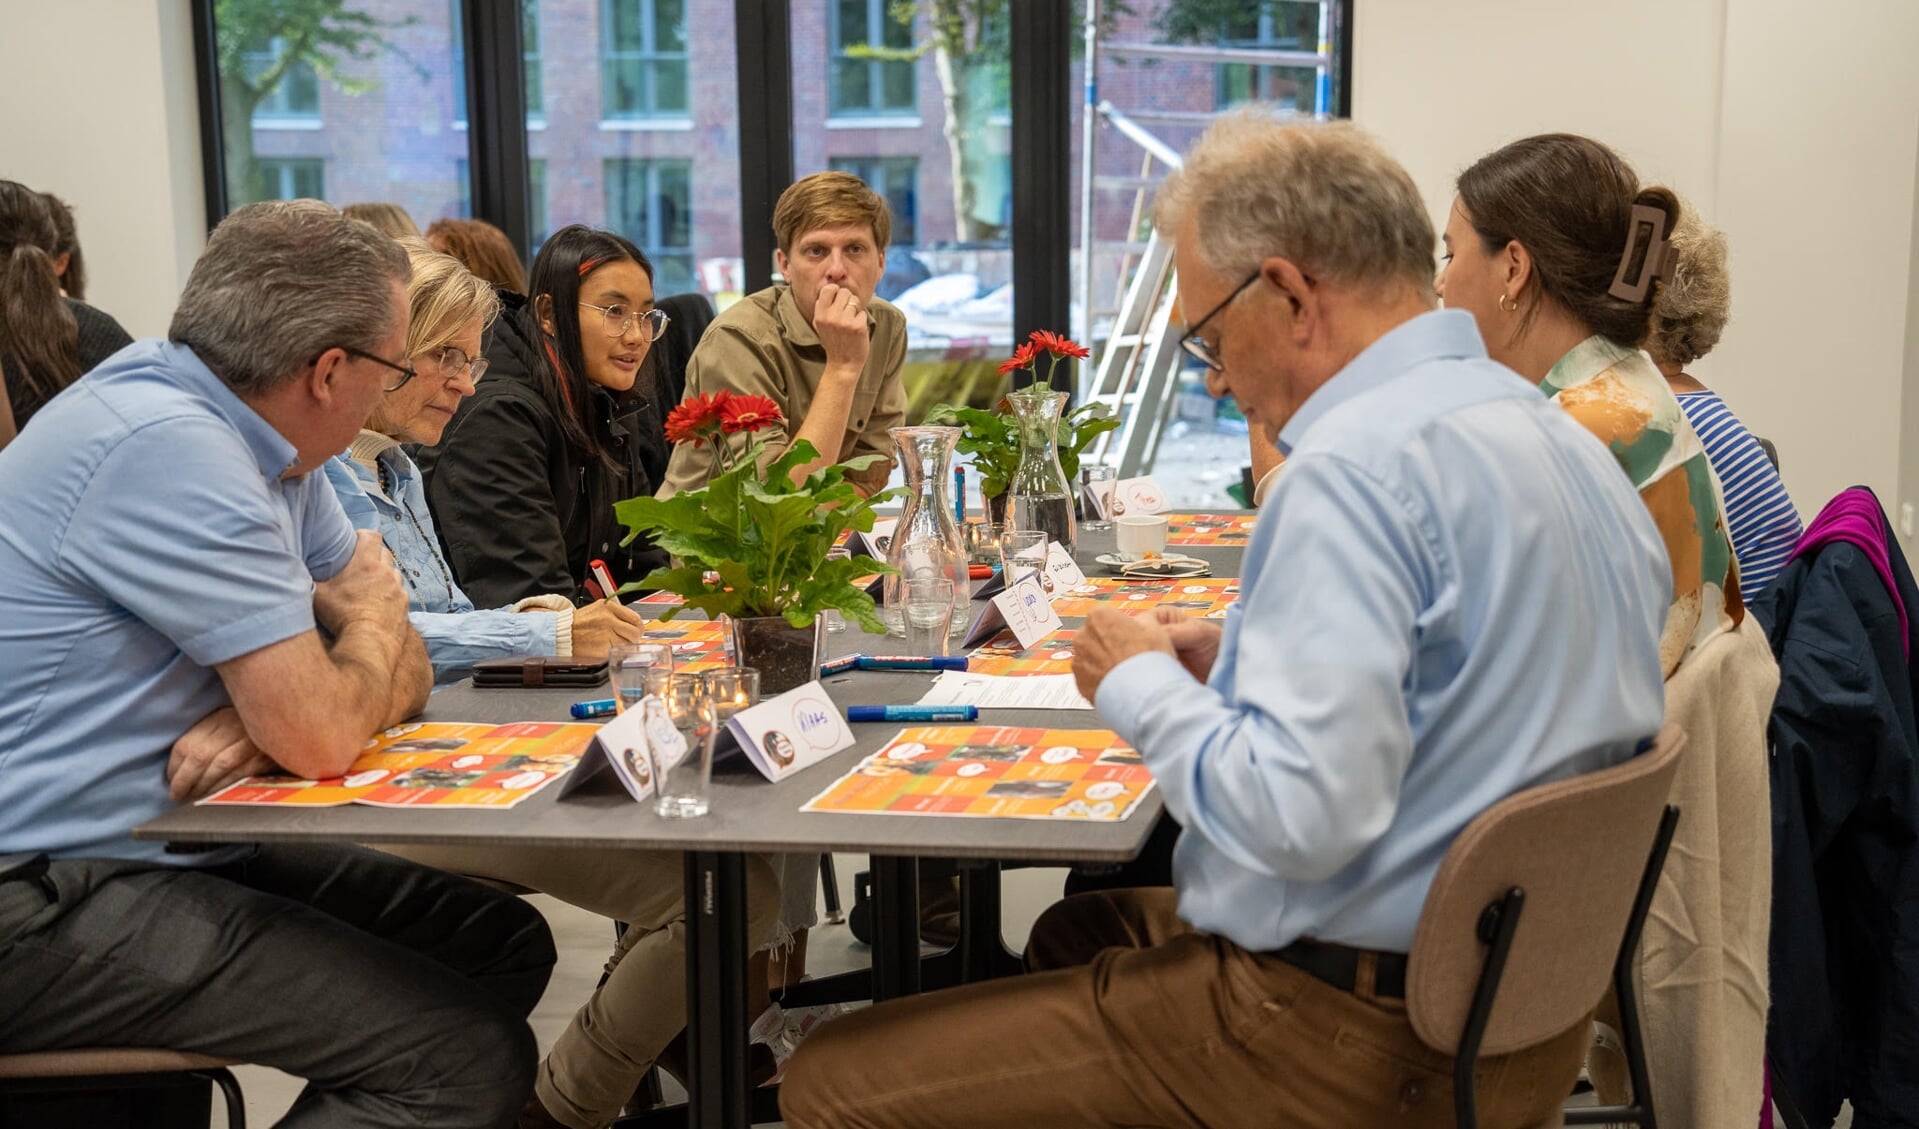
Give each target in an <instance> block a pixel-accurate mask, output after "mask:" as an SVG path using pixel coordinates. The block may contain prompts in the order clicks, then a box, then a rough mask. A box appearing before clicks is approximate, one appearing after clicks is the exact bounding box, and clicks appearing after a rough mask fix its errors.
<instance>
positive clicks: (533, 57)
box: [520, 0, 546, 119]
mask: <svg viewBox="0 0 1919 1129" xmlns="http://www.w3.org/2000/svg"><path fill="white" fill-rule="evenodd" d="M521 2H522V3H524V4H525V5H526V6H525V7H524V8H522V9H520V20H521V28H520V39H521V42H522V47H523V48H524V50H525V51H526V116H527V117H528V118H529V119H537V118H541V117H544V116H545V115H546V89H545V86H544V84H543V83H542V82H541V78H540V0H521Z"/></svg>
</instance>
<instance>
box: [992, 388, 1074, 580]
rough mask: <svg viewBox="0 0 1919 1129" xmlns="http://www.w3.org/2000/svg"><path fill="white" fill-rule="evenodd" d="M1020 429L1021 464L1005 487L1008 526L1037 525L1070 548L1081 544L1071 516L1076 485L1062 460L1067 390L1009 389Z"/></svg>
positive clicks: (1069, 551) (1015, 422) (1069, 549)
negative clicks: (1061, 421) (1008, 501)
mask: <svg viewBox="0 0 1919 1129" xmlns="http://www.w3.org/2000/svg"><path fill="white" fill-rule="evenodd" d="M1006 401H1007V403H1008V404H1009V405H1011V407H1012V409H1013V419H1014V424H1015V426H1017V427H1018V429H1019V466H1018V467H1016V468H1014V470H1013V481H1012V482H1011V483H1010V484H1008V486H1007V488H1006V493H1007V496H1008V497H1010V498H1011V499H1012V504H1011V505H1009V506H1008V507H1007V515H1006V520H1007V525H1006V528H1008V529H1038V530H1041V531H1043V532H1044V533H1045V534H1046V539H1047V540H1049V541H1057V542H1059V543H1060V545H1062V546H1063V547H1064V548H1065V549H1066V551H1067V552H1068V553H1071V552H1073V551H1074V550H1075V549H1076V548H1078V547H1079V527H1078V523H1077V522H1076V521H1075V520H1074V518H1073V496H1074V494H1075V493H1076V491H1075V490H1074V489H1073V485H1072V483H1070V482H1068V481H1067V479H1066V471H1065V470H1064V469H1063V468H1061V466H1060V465H1059V417H1060V413H1061V412H1062V411H1064V410H1065V409H1066V393H1064V392H1054V391H1053V390H1051V389H1049V388H1024V389H1021V390H1020V391H1018V392H1013V393H1010V394H1008V395H1007V397H1006Z"/></svg>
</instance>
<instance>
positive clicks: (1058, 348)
mask: <svg viewBox="0 0 1919 1129" xmlns="http://www.w3.org/2000/svg"><path fill="white" fill-rule="evenodd" d="M1033 345H1034V347H1035V348H1037V349H1039V350H1043V351H1045V352H1048V353H1051V354H1053V356H1055V357H1078V358H1080V359H1082V360H1084V359H1085V358H1087V357H1090V356H1092V355H1093V354H1092V351H1091V350H1090V349H1088V348H1087V347H1086V346H1084V345H1081V344H1080V343H1079V342H1077V341H1074V340H1073V339H1072V338H1070V337H1067V336H1066V335H1065V334H1063V333H1054V332H1053V331H1052V330H1050V329H1036V330H1034V331H1033Z"/></svg>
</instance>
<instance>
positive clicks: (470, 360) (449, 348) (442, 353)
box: [433, 345, 493, 384]
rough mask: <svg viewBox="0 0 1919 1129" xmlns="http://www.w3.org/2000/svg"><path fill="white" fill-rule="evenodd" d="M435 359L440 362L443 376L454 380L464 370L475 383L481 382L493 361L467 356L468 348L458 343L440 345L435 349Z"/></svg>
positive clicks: (468, 378)
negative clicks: (461, 346)
mask: <svg viewBox="0 0 1919 1129" xmlns="http://www.w3.org/2000/svg"><path fill="white" fill-rule="evenodd" d="M433 359H434V360H435V361H437V362H438V363H439V366H440V375H441V376H443V377H445V378H446V379H448V380H452V379H453V378H454V377H456V376H458V375H460V374H461V373H462V372H464V373H466V378H467V380H469V381H471V382H472V383H474V384H478V383H479V382H480V378H481V377H483V376H485V375H486V370H487V367H488V366H489V365H491V364H492V363H493V362H491V361H489V360H487V359H486V358H485V357H469V356H467V355H466V350H465V349H462V348H460V347H459V346H458V345H442V346H440V347H439V348H438V349H436V350H434V358H433Z"/></svg>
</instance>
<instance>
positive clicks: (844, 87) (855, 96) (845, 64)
mask: <svg viewBox="0 0 1919 1129" xmlns="http://www.w3.org/2000/svg"><path fill="white" fill-rule="evenodd" d="M832 70H833V103H832V112H833V113H835V114H861V113H865V112H867V110H868V109H870V108H871V106H872V104H873V95H872V84H871V82H870V81H869V80H870V79H871V78H872V75H873V68H872V67H871V66H870V65H869V64H868V63H867V62H866V60H864V59H834V60H833V62H832Z"/></svg>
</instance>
